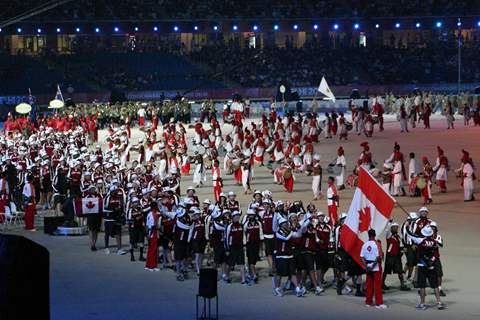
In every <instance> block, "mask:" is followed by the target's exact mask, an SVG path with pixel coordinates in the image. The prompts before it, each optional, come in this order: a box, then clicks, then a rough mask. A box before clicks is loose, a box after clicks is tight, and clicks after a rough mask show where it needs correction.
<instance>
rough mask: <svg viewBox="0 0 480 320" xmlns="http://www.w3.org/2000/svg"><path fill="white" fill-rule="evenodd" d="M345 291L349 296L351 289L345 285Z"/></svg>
mask: <svg viewBox="0 0 480 320" xmlns="http://www.w3.org/2000/svg"><path fill="white" fill-rule="evenodd" d="M345 291H346V292H347V294H350V293H352V291H353V289H352V288H350V286H348V285H345Z"/></svg>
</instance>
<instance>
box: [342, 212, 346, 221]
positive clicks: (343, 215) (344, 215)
mask: <svg viewBox="0 0 480 320" xmlns="http://www.w3.org/2000/svg"><path fill="white" fill-rule="evenodd" d="M346 217H347V214H346V213H345V212H342V214H341V215H340V220H342V219H345V218H346Z"/></svg>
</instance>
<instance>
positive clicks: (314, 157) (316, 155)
mask: <svg viewBox="0 0 480 320" xmlns="http://www.w3.org/2000/svg"><path fill="white" fill-rule="evenodd" d="M313 160H317V161H319V160H320V155H319V154H318V153H315V154H314V155H313Z"/></svg>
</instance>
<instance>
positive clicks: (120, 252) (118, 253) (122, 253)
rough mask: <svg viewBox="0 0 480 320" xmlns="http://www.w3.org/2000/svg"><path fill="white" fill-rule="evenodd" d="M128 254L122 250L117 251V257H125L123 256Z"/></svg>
mask: <svg viewBox="0 0 480 320" xmlns="http://www.w3.org/2000/svg"><path fill="white" fill-rule="evenodd" d="M126 253H127V251H125V250H122V249H120V250H118V251H117V255H119V256H123V255H124V254H126Z"/></svg>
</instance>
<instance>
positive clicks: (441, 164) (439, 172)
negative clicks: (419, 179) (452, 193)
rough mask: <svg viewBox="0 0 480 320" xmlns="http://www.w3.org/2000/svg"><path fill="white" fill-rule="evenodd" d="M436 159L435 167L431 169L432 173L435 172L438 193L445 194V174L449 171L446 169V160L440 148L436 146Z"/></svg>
mask: <svg viewBox="0 0 480 320" xmlns="http://www.w3.org/2000/svg"><path fill="white" fill-rule="evenodd" d="M437 152H438V157H437V160H436V162H435V167H433V171H434V172H436V176H435V178H436V181H437V185H438V188H439V189H440V192H442V193H445V192H447V172H448V170H449V167H448V159H447V157H446V156H445V155H444V152H443V150H442V148H440V146H437Z"/></svg>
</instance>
